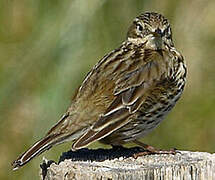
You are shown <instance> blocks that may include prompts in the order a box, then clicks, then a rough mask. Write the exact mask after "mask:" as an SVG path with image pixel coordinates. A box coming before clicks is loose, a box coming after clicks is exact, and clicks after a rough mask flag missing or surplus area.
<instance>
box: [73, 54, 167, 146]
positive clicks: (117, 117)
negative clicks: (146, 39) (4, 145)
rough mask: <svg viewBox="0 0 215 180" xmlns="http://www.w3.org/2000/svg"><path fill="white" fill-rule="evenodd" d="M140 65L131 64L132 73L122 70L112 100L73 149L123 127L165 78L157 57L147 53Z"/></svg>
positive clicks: (158, 56) (163, 63)
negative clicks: (151, 91) (132, 65)
mask: <svg viewBox="0 0 215 180" xmlns="http://www.w3.org/2000/svg"><path fill="white" fill-rule="evenodd" d="M129 61H132V59H129ZM142 61H143V65H142V66H139V64H140V63H133V64H134V65H135V64H136V65H138V66H135V67H132V69H133V70H132V71H127V70H126V69H125V70H124V73H121V74H120V77H118V80H116V83H115V89H114V92H113V93H114V96H115V99H114V100H113V102H112V103H111V104H110V106H109V107H108V108H107V110H106V111H105V113H104V114H102V115H101V116H100V118H99V119H98V121H97V122H96V123H95V124H94V125H93V126H92V127H91V128H90V129H89V130H88V131H87V132H86V133H85V134H84V135H82V136H81V137H80V138H79V139H77V141H76V142H75V143H74V144H73V149H79V148H82V147H83V146H87V145H88V144H89V143H92V142H94V141H96V140H99V139H102V138H104V137H106V136H107V135H109V134H111V133H112V132H113V131H115V130H117V129H119V128H120V127H122V126H124V125H125V124H127V123H128V122H129V121H130V120H131V119H132V117H133V116H135V112H136V111H137V110H138V109H139V108H140V106H141V105H142V103H143V102H144V100H145V99H146V97H147V95H148V94H149V92H150V90H152V89H154V88H155V86H156V84H157V82H159V81H160V80H161V79H163V78H165V76H166V75H167V74H168V73H167V69H166V67H167V66H166V64H165V63H166V62H164V58H163V56H162V55H161V54H159V53H149V52H147V54H146V55H145V56H144V59H142ZM122 63H125V62H122ZM123 67H125V66H123Z"/></svg>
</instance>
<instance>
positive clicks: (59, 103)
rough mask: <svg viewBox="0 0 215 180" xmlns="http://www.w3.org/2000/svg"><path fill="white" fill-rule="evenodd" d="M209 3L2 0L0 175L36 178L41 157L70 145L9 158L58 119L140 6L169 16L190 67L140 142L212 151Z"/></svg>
mask: <svg viewBox="0 0 215 180" xmlns="http://www.w3.org/2000/svg"><path fill="white" fill-rule="evenodd" d="M214 8H215V1H214V0H205V1H202V0H195V1H194V0H191V1H187V0H181V1H171V0H163V1H160V0H90V1H87V0H70V1H69V0H64V1H62V0H61V1H60V0H45V1H44V0H37V1H35V0H19V1H14V0H11V1H8V0H0V122H1V123H0V143H1V144H0V179H5V180H6V179H26V180H27V179H32V180H33V179H39V176H38V174H39V163H40V162H41V159H42V156H46V158H48V159H53V160H56V161H58V158H59V156H60V154H61V153H62V152H66V151H68V150H69V149H70V147H71V143H67V144H63V145H60V146H57V147H55V148H52V149H51V150H50V151H48V152H46V153H44V154H43V155H41V156H39V157H38V158H36V159H34V160H33V161H31V162H30V163H29V164H27V165H26V166H25V167H24V168H21V169H20V170H19V171H15V172H13V171H11V166H10V164H11V162H12V161H13V160H14V159H15V158H16V157H17V156H18V155H19V154H20V153H22V152H23V151H24V150H26V149H27V148H28V147H29V146H30V145H31V144H33V143H34V142H35V141H36V140H38V139H39V138H40V137H42V136H43V135H44V134H45V133H46V132H47V130H48V129H49V128H50V127H51V126H52V125H53V124H54V123H55V122H56V121H57V120H58V119H59V117H60V116H61V115H62V114H63V113H64V111H65V110H66V108H67V107H68V106H69V104H70V99H71V97H72V95H73V93H74V91H75V89H76V88H77V87H78V86H79V84H80V83H81V82H82V80H83V78H84V76H85V74H86V73H87V72H88V71H89V70H90V69H91V67H92V66H93V65H94V64H95V63H96V62H97V61H98V60H99V59H100V58H102V57H103V56H104V55H105V54H106V53H108V52H109V51H111V50H113V49H114V48H116V47H118V46H119V45H120V43H121V42H122V41H123V40H124V39H125V36H126V32H127V28H128V26H129V25H130V23H131V21H132V20H133V19H134V18H135V17H136V16H137V15H139V14H140V13H142V12H145V11H156V12H160V13H162V14H163V15H165V16H166V17H167V18H168V19H169V21H170V23H171V25H172V30H173V38H174V42H175V45H176V47H177V49H178V50H179V51H181V52H182V54H183V55H184V57H185V59H186V61H187V65H188V70H189V72H188V81H187V86H186V89H185V92H184V94H183V97H182V99H181V100H180V101H179V103H178V104H177V105H176V107H175V108H174V110H173V111H172V112H171V113H170V115H169V116H168V118H167V119H166V120H165V121H164V122H163V123H162V124H161V125H160V126H159V127H158V128H157V129H156V130H154V131H153V132H152V133H151V134H150V135H148V136H147V137H146V138H144V142H145V143H148V144H151V145H154V146H155V147H159V148H164V149H168V148H172V147H176V148H178V149H180V150H192V151H208V152H214V150H215V144H214V140H215V110H214V107H215V20H214V17H215V11H214ZM97 145H98V144H97ZM93 146H94V147H96V144H95V145H92V146H91V147H93ZM97 147H101V146H97Z"/></svg>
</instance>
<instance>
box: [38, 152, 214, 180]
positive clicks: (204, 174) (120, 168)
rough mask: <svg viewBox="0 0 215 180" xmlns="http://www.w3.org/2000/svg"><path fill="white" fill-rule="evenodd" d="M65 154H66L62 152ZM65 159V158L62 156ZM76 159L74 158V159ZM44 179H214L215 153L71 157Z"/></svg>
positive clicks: (48, 168) (51, 167)
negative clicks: (76, 158) (108, 158)
mask: <svg viewBox="0 0 215 180" xmlns="http://www.w3.org/2000/svg"><path fill="white" fill-rule="evenodd" d="M63 156H64V155H63ZM61 158H62V157H61ZM72 159H74V158H72ZM44 167H45V166H44V164H43V176H44V177H42V176H41V179H45V180H50V179H55V180H58V179H59V180H62V179H65V180H69V179H77V180H87V179H93V180H94V179H117V180H124V179H126V180H127V179H149V180H150V179H155V180H156V179H159V180H162V179H164V180H165V179H174V180H175V179H184V180H187V179H189V180H202V179H203V180H204V179H205V180H215V154H210V153H206V152H189V151H180V153H177V154H176V155H166V154H162V155H147V156H142V157H138V158H137V159H134V158H133V157H126V158H123V157H119V158H115V159H112V160H104V161H98V160H97V161H92V160H91V161H89V160H88V161H80V160H78V161H74V160H71V159H68V158H65V159H64V160H62V161H61V162H60V163H59V164H55V163H52V164H51V165H50V167H47V169H46V168H44Z"/></svg>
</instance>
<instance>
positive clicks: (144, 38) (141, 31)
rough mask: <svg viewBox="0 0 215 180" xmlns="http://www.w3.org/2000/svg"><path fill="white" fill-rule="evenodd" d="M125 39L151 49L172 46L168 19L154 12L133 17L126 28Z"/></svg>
mask: <svg viewBox="0 0 215 180" xmlns="http://www.w3.org/2000/svg"><path fill="white" fill-rule="evenodd" d="M127 39H128V41H130V42H132V43H134V44H145V48H147V49H152V50H164V49H165V48H166V46H169V47H171V46H173V42H172V33H171V28H170V24H169V22H168V20H167V19H166V18H165V17H164V16H162V15H161V14H158V13H154V12H146V13H144V14H141V15H140V16H138V17H137V18H135V19H134V21H133V23H132V25H131V26H130V28H129V30H128V33H127Z"/></svg>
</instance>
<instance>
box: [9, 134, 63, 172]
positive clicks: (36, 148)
mask: <svg viewBox="0 0 215 180" xmlns="http://www.w3.org/2000/svg"><path fill="white" fill-rule="evenodd" d="M58 137H59V138H58ZM59 139H61V138H60V134H54V135H50V136H46V137H44V138H43V139H41V140H39V141H38V142H36V143H35V144H34V145H33V146H32V147H31V148H30V149H28V150H27V151H26V152H24V153H23V154H22V155H21V156H19V157H18V158H17V160H15V161H14V162H13V163H12V166H13V170H17V169H19V168H20V167H21V166H23V165H25V164H26V163H27V162H29V161H30V160H31V159H33V158H34V157H35V156H38V155H40V154H41V153H43V152H44V151H46V150H48V149H50V148H51V147H52V146H53V145H55V144H57V143H58V142H59V141H58V140H59ZM61 141H62V140H61Z"/></svg>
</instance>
